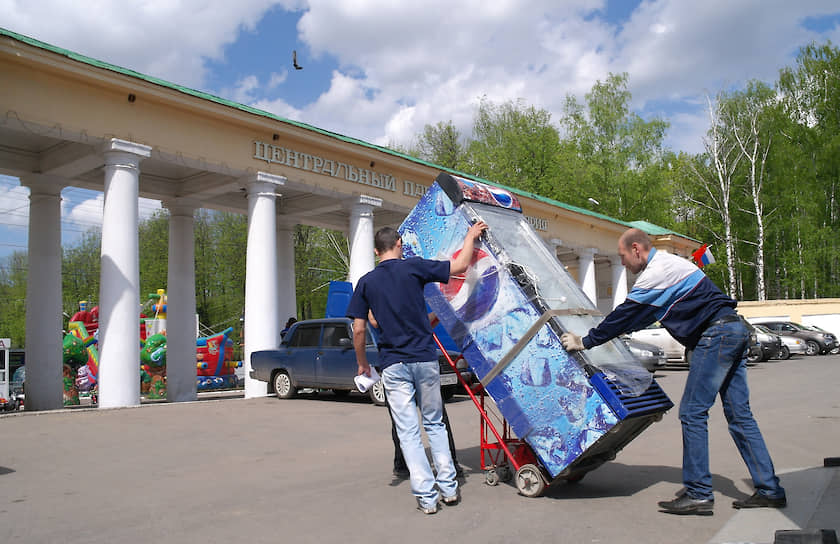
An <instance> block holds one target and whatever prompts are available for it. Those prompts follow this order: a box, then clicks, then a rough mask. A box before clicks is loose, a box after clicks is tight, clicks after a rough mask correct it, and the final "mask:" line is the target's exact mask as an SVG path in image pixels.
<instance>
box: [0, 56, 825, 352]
mask: <svg viewBox="0 0 840 544" xmlns="http://www.w3.org/2000/svg"><path fill="white" fill-rule="evenodd" d="M627 82H628V75H627V74H609V76H608V77H607V78H606V80H605V81H603V82H602V81H597V82H596V83H595V85H593V87H592V89H591V90H590V92H588V93H586V95H585V96H584V100H583V101H580V100H578V99H577V98H576V97H574V96H567V97H566V101H565V107H564V111H563V116H562V118H561V119H560V120H559V123H558V124H554V123H553V122H552V119H551V115H550V113H549V112H548V111H546V110H544V109H541V108H538V107H535V106H530V105H527V104H525V103H523V102H522V101H521V100H519V101H508V102H504V103H501V104H494V103H492V102H490V101H489V100H487V99H486V98H482V99H481V100H480V101H479V103H478V107H477V109H476V114H475V118H474V124H473V127H472V132H471V136H470V137H466V136H465V135H463V134H461V133H460V132H459V131H458V129H457V128H456V127H455V126H454V124H453V123H452V122H451V121H445V120H442V121H440V122H438V123H436V124H433V125H427V126H426V127H424V129H423V131H422V132H421V133H420V134H419V135H418V136H417V139H416V145H415V147H414V148H413V149H409V150H401V151H403V152H405V153H409V154H411V155H414V156H417V157H420V158H422V159H424V160H427V161H430V162H432V163H435V164H439V165H440V166H443V167H446V168H452V169H455V170H459V171H463V172H465V173H467V174H471V175H475V176H478V177H482V178H486V179H489V180H492V181H494V182H498V183H501V184H504V185H507V186H511V187H515V188H518V189H521V190H524V191H529V192H532V193H536V194H538V195H542V196H545V197H549V198H553V199H556V200H559V201H561V202H565V203H568V204H573V205H576V206H580V207H583V208H588V209H593V210H597V211H599V212H602V213H605V214H607V215H611V216H613V217H615V218H617V219H622V220H626V221H636V220H645V221H648V222H651V223H654V224H657V225H660V226H663V227H668V228H673V229H674V230H676V231H677V232H681V233H683V234H685V235H687V236H690V237H693V238H695V239H698V240H702V241H706V242H710V243H712V244H713V248H712V249H713V251H714V252H715V254H716V255H717V256H718V263H717V264H715V265H712V266H711V267H709V268H707V273H708V274H709V275H710V276H711V277H712V279H713V280H715V281H716V282H717V283H718V284H719V285H725V286H727V288H728V290H729V291H730V293H731V294H732V295H733V296H736V297H738V298H740V299H747V300H750V299H761V298H764V297H765V296H766V297H767V298H771V299H785V298H812V297H838V296H840V255H838V253H839V252H838V250H839V249H840V248H838V245H840V244H838V238H840V232H839V231H840V224H838V222H840V194H838V193H840V50H838V48H837V47H835V46H833V45H832V44H831V42H828V43H826V44H822V45H818V44H811V45H808V46H806V47H803V48H802V49H801V50H800V52H799V55H798V56H797V58H796V61H795V63H794V65H793V66H790V67H786V68H784V69H782V70H781V71H780V74H779V79H778V81H777V82H774V84H773V85H769V84H766V83H761V82H755V81H753V82H749V83H748V84H747V85H745V87H744V88H743V89H741V90H737V91H721V92H719V93H717V94H716V95H715V98H714V99H710V100H709V112H710V119H709V129H708V132H707V134H706V138H705V144H706V145H705V152H703V153H700V154H697V155H693V154H689V153H684V152H679V151H672V150H669V149H667V148H666V147H665V146H664V143H663V141H664V137H665V133H666V131H667V130H668V123H667V122H666V121H664V120H662V119H658V118H653V119H650V120H645V119H642V118H641V117H640V116H639V115H637V114H636V113H633V112H632V111H631V108H630V105H631V99H632V96H631V94H630V92H629V91H628V88H627ZM168 224H169V222H168V213H167V212H166V211H162V212H159V213H158V214H157V215H155V216H153V217H152V218H150V219H147V220H145V221H143V222H142V224H141V225H140V229H139V236H140V285H141V298H145V296H146V295H147V294H148V293H153V292H154V291H155V290H157V289H158V288H166V283H167V254H168V235H169V230H168ZM246 241H247V218H246V217H245V216H244V215H239V214H229V213H221V212H214V211H209V210H199V211H198V212H196V215H195V270H196V276H195V279H196V311H197V312H198V315H199V320H200V322H201V323H202V324H203V325H204V326H206V327H207V328H208V329H212V330H220V329H223V328H225V327H227V326H234V327H235V328H238V327H239V326H240V325H241V322H240V318H241V317H242V316H243V314H244V304H245V255H246V251H245V250H246ZM294 242H295V270H296V284H297V292H296V297H297V304H298V308H297V313H298V315H297V317H298V318H299V319H302V318H311V317H320V316H322V315H323V312H324V308H325V304H326V294H327V286H328V284H329V281H330V280H344V279H345V278H346V277H347V269H348V261H349V258H348V255H349V248H348V244H347V240H346V238H344V236H343V235H342V234H341V233H338V232H334V231H327V230H324V229H320V228H315V227H310V226H305V225H297V226H296V227H295V233H294ZM100 244H101V235H100V233H99V232H98V231H95V230H94V231H91V232H89V233H87V234H86V235H84V236H83V237H82V238H81V239H79V241H78V242H76V243H75V244H73V245H72V246H69V247H65V248H64V250H63V263H62V289H63V309H64V312H65V314H66V317H69V316H70V315H72V314H73V313H74V312H75V311H76V310H77V309H78V302H79V301H80V300H87V301H90V302H91V303H93V304H96V303H97V302H98V297H99V266H100V264H99V263H100ZM27 266H28V265H27V258H26V253H25V252H15V253H13V254H11V255H10V256H8V257H6V258H5V259H4V260H3V261H2V262H0V300H3V301H4V312H3V313H2V314H0V334H2V335H3V336H9V337H10V338H12V342H13V343H14V344H15V345H20V346H22V345H24V342H25V338H24V336H25V330H24V323H25V319H24V315H25V309H26V276H27ZM142 302H144V301H143V300H140V301H138V306H139V304H140V303H142Z"/></svg>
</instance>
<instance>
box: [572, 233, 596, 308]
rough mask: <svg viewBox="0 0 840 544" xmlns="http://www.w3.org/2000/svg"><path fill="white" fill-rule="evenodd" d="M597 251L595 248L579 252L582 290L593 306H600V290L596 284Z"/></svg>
mask: <svg viewBox="0 0 840 544" xmlns="http://www.w3.org/2000/svg"><path fill="white" fill-rule="evenodd" d="M595 251H597V250H596V248H594V247H585V248H583V249H579V250H578V252H577V253H578V256H579V257H580V272H579V281H580V286H581V289H583V292H584V293H585V294H586V296H587V297H589V300H591V301H592V304H595V305H596V306H597V305H598V290H597V287H596V283H595Z"/></svg>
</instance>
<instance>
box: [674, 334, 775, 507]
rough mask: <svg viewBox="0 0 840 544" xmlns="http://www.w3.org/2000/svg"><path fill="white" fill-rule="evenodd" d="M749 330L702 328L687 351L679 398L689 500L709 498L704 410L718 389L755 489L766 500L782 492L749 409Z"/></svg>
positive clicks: (684, 473)
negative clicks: (688, 358)
mask: <svg viewBox="0 0 840 544" xmlns="http://www.w3.org/2000/svg"><path fill="white" fill-rule="evenodd" d="M748 343H749V331H748V330H747V328H746V327H745V326H744V324H743V323H741V322H740V321H731V322H729V323H723V324H719V325H715V326H712V327H709V328H708V329H706V331H705V332H703V336H702V337H701V338H700V342H698V344H697V347H696V348H694V351H693V353H692V354H691V361H690V366H689V372H688V379H687V381H686V384H685V391H684V392H683V397H682V401H681V402H680V421H681V422H682V435H683V484H684V485H685V488H686V490H687V491H688V495H689V496H690V497H692V498H694V499H714V494H713V493H712V475H711V473H710V472H709V433H708V426H707V421H708V418H709V408H711V407H712V405H713V404H714V402H715V397H716V396H717V395H718V393H720V398H721V401H722V402H723V413H724V415H725V416H726V421H727V422H728V423H729V434H730V435H732V439H733V440H734V441H735V446H737V448H738V451H739V452H740V453H741V457H742V458H743V459H744V463H746V465H747V469H749V471H750V476H752V480H753V484H754V485H755V489H756V491H757V492H758V493H760V494H761V495H764V496H766V497H769V498H781V497H784V496H785V490H784V489H783V488H782V487H781V486H780V485H779V478H778V477H777V476H776V472H775V470H774V469H773V461H772V460H771V459H770V453H769V452H768V451H767V446H766V445H765V444H764V438H762V436H761V431H759V429H758V424H757V423H756V422H755V418H753V414H752V411H751V410H750V393H749V389H748V387H747V367H746V355H747V347H748Z"/></svg>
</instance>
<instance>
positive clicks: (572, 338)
mask: <svg viewBox="0 0 840 544" xmlns="http://www.w3.org/2000/svg"><path fill="white" fill-rule="evenodd" d="M560 341H561V342H562V343H563V347H564V348H565V349H566V351H583V350H584V349H585V348H584V347H583V340H582V339H581V337H580V336H578V335H576V334H575V333H572V332H567V333H564V334H563V335H562V336H561V337H560Z"/></svg>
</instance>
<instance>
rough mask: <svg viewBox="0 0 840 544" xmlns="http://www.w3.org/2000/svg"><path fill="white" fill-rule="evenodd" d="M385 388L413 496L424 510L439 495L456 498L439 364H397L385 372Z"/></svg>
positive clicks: (456, 488)
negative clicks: (429, 454) (419, 417)
mask: <svg viewBox="0 0 840 544" xmlns="http://www.w3.org/2000/svg"><path fill="white" fill-rule="evenodd" d="M382 385H384V386H385V395H386V398H387V400H388V406H390V408H391V415H392V417H393V419H394V425H395V426H396V428H397V436H399V438H400V447H401V448H402V451H403V456H404V457H405V463H406V465H407V466H408V471H409V473H410V474H411V476H410V480H411V492H412V493H413V494H414V496H415V497H417V502H418V503H420V506H422V507H424V508H428V507H431V506H433V505H436V504H437V503H438V500H439V499H440V494H439V493H438V490H437V489H435V483H437V487H438V488H439V489H440V493H442V494H443V496H444V497H451V496H454V495H455V494H456V493H457V491H458V483H457V482H456V481H455V465H454V464H453V463H452V456H451V455H450V453H449V436H448V434H447V432H446V427H445V426H444V424H443V415H442V412H443V399H442V398H441V396H440V367H439V366H438V362H437V361H425V362H420V363H397V364H394V365H391V366H389V367H387V368H386V369H385V370H383V371H382ZM417 408H420V414H421V415H422V418H423V429H424V430H425V431H426V436H428V437H429V447H430V448H431V450H432V459H433V460H434V463H435V469H436V470H437V479H435V475H434V474H433V473H432V468H431V466H430V465H429V459H428V458H427V457H426V450H425V449H424V447H423V439H422V438H421V437H420V425H419V424H418V422H417Z"/></svg>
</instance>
